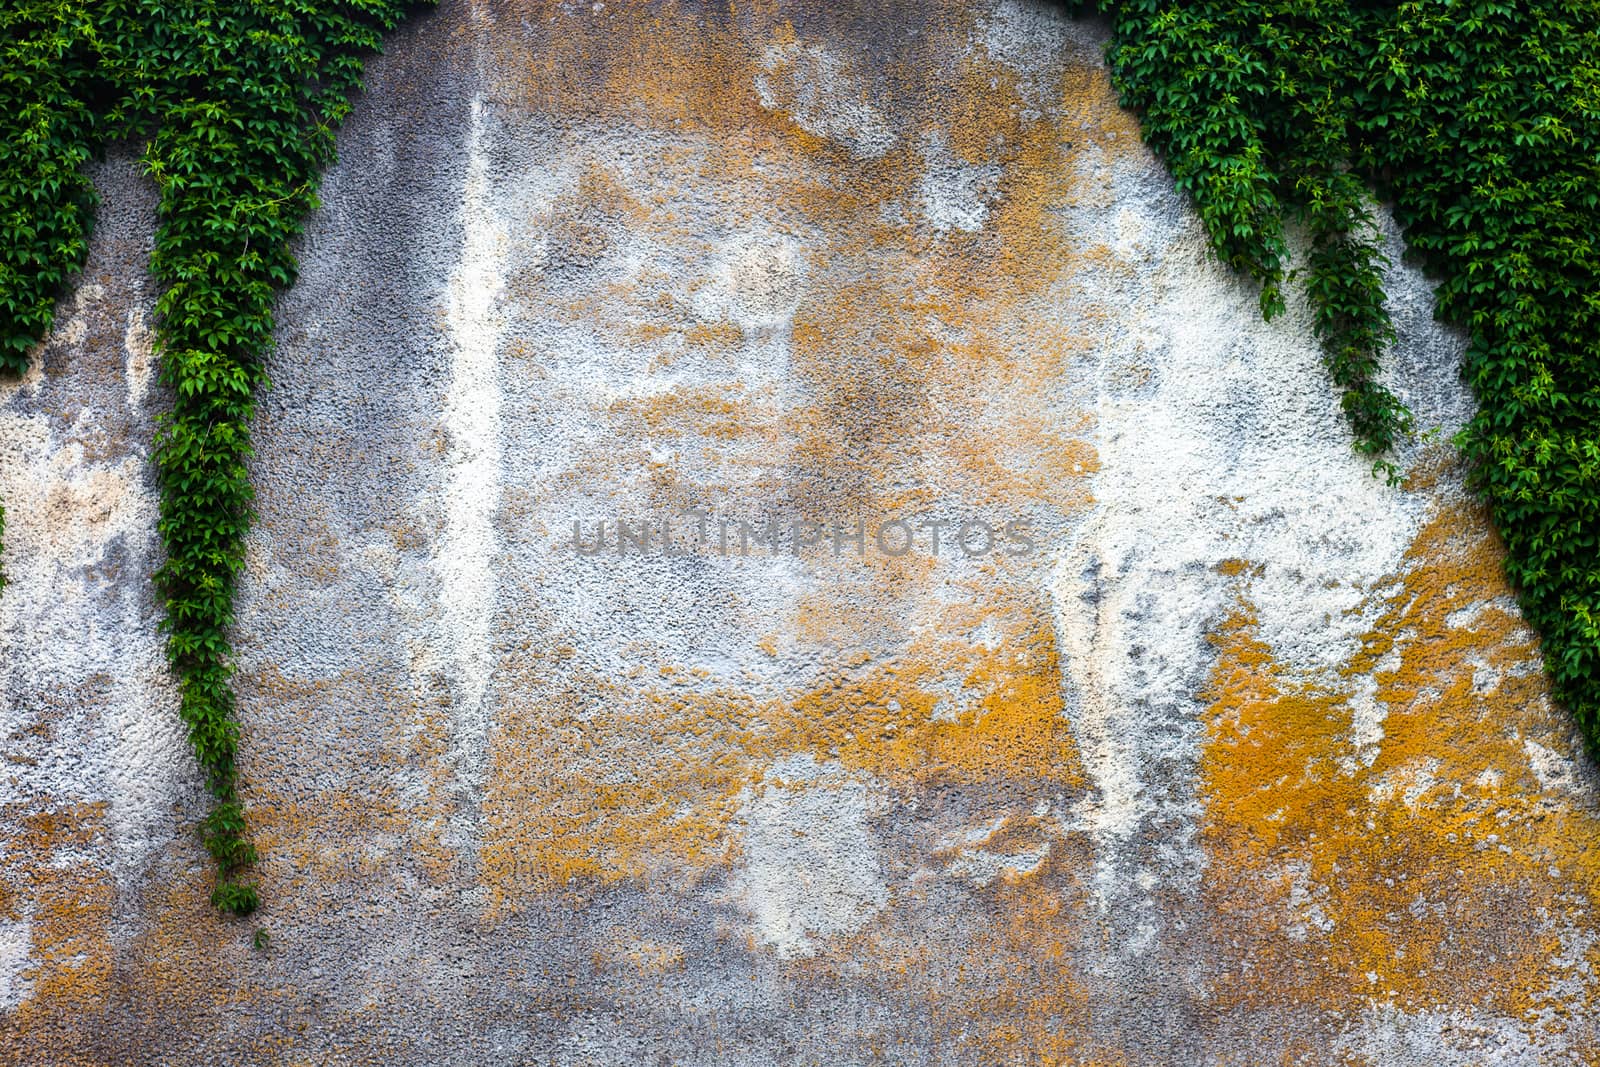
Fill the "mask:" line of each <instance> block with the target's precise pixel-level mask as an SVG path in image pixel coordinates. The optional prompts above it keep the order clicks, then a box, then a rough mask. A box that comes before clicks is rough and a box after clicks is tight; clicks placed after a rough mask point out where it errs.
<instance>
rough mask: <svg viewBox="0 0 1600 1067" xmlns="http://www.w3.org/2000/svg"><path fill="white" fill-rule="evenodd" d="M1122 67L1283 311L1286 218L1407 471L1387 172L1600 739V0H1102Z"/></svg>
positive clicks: (1520, 568) (1511, 563)
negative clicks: (1377, 230) (1378, 222)
mask: <svg viewBox="0 0 1600 1067" xmlns="http://www.w3.org/2000/svg"><path fill="white" fill-rule="evenodd" d="M1098 6H1100V7H1101V9H1102V10H1103V11H1104V12H1105V13H1106V14H1107V15H1108V16H1109V17H1110V20H1111V25H1112V40H1111V42H1110V45H1109V48H1108V53H1107V54H1108V56H1109V59H1110V63H1111V68H1112V75H1113V78H1114V80H1115V83H1116V85H1117V87H1118V89H1119V90H1120V92H1121V93H1122V96H1123V100H1124V102H1125V103H1126V104H1128V105H1129V106H1131V107H1133V108H1135V109H1136V110H1137V111H1138V112H1139V114H1140V116H1141V118H1142V122H1143V129H1144V135H1145V137H1146V139H1147V140H1148V142H1149V143H1150V145H1151V146H1152V147H1153V148H1155V150H1156V151H1157V152H1158V153H1160V155H1161V156H1162V157H1163V158H1164V159H1165V160H1166V162H1167V164H1168V166H1169V167H1170V168H1171V170H1172V173H1173V176H1174V178H1175V180H1176V182H1177V184H1178V185H1179V186H1180V188H1182V189H1183V190H1185V191H1186V192H1188V193H1189V194H1191V195H1192V196H1193V198H1194V201H1195V203H1196V205H1197V206H1198V208H1199V212H1200V215H1201V218H1202V219H1203V221H1204V223H1205V226H1206V229H1207V232H1208V233H1209V235H1210V238H1211V243H1212V246H1213V248H1214V249H1215V251H1216V253H1217V255H1218V256H1219V257H1220V258H1222V259H1223V260H1224V261H1225V262H1227V263H1229V264H1230V265H1232V266H1233V267H1235V268H1237V269H1239V270H1241V271H1244V272H1245V273H1247V274H1248V275H1250V276H1251V277H1253V278H1255V279H1257V280H1258V281H1259V282H1260V283H1261V287H1262V289H1261V306H1262V310H1263V311H1264V312H1265V313H1266V314H1267V315H1268V316H1271V315H1273V314H1276V313H1277V312H1278V311H1280V310H1282V309H1283V306H1284V305H1283V296H1282V286H1283V285H1284V284H1285V283H1286V281H1287V280H1288V279H1289V276H1290V274H1291V273H1293V272H1292V271H1290V269H1289V246H1288V241H1287V239H1286V233H1287V232H1288V231H1289V229H1290V228H1291V227H1298V228H1300V229H1301V230H1302V231H1303V233H1304V235H1305V240H1306V249H1307V250H1306V253H1305V256H1304V262H1303V264H1301V265H1300V266H1299V267H1298V272H1299V277H1300V279H1301V280H1302V282H1303V285H1304V288H1305V292H1306V295H1307V298H1308V303H1309V305H1310V307H1311V310H1312V312H1313V315H1314V321H1315V327H1316V331H1317V334H1318V336H1319V337H1320V338H1321V340H1322V344H1323V350H1324V353H1325V359H1326V363H1327V366H1328V369H1329V372H1330V376H1331V377H1332V379H1333V381H1334V383H1335V385H1336V386H1337V387H1338V388H1339V389H1340V391H1341V393H1342V396H1343V405H1344V410H1345V413H1346V415H1347V417H1348V419H1349V422H1350V425H1351V428H1352V430H1353V431H1354V436H1355V440H1356V447H1357V449H1358V450H1360V451H1361V452H1363V453H1365V454H1367V455H1369V456H1371V457H1373V459H1374V460H1375V461H1376V462H1377V463H1378V465H1379V469H1380V470H1383V471H1386V472H1388V473H1389V474H1390V475H1391V477H1392V476H1394V475H1395V474H1396V473H1397V472H1396V470H1395V468H1394V466H1393V460H1392V458H1389V457H1390V450H1391V449H1392V448H1393V446H1394V445H1395V444H1396V442H1397V441H1399V440H1400V439H1401V438H1402V437H1403V436H1404V435H1405V434H1406V433H1407V432H1408V431H1409V430H1410V429H1411V424H1412V420H1411V416H1410V414H1409V412H1407V411H1406V409H1405V407H1404V406H1403V405H1402V404H1401V403H1400V402H1399V400H1398V399H1397V398H1396V397H1395V396H1394V395H1393V394H1392V393H1391V392H1390V391H1389V390H1388V389H1387V388H1385V387H1384V386H1383V384H1382V383H1381V380H1380V378H1379V376H1378V368H1379V361H1380V359H1381V357H1382V355H1383V352H1384V350H1385V349H1386V348H1387V347H1388V346H1389V345H1390V344H1391V343H1392V341H1393V340H1394V329H1393V327H1392V325H1391V324H1390V322H1389V318H1388V316H1387V313H1386V312H1385V310H1384V305H1383V292H1382V285H1381V269H1382V267H1383V266H1384V261H1383V257H1382V255H1381V254H1380V252H1379V250H1378V247H1377V245H1376V243H1375V238H1374V234H1373V226H1372V215H1371V208H1370V206H1369V204H1370V194H1369V188H1370V189H1372V190H1375V191H1376V192H1377V194H1378V195H1380V196H1382V197H1384V198H1386V199H1387V200H1389V201H1391V202H1392V204H1393V210H1394V214H1395V218H1396V220H1397V221H1398V222H1399V223H1400V225H1401V226H1402V227H1403V229H1404V231H1405V236H1406V243H1407V246H1408V248H1409V250H1410V251H1411V253H1413V254H1414V255H1415V256H1416V257H1417V258H1418V259H1419V260H1420V262H1421V264H1422V265H1423V266H1424V267H1425V268H1426V269H1427V270H1428V271H1429V272H1430V274H1431V275H1432V276H1433V277H1434V278H1435V280H1436V281H1437V282H1438V289H1437V312H1438V315H1439V316H1440V317H1441V318H1442V319H1445V320H1447V321H1449V322H1452V323H1456V324H1459V325H1461V326H1464V327H1465V328H1466V330H1467V334H1468V338H1469V341H1468V348H1467V353H1466V359H1465V366H1464V372H1465V375H1466V377H1467V380H1468V381H1469V383H1470V384H1471V386H1472V389H1473V392H1474V394H1475V396H1476V399H1477V403H1478V410H1477V414H1476V416H1475V417H1474V418H1473V419H1472V421H1471V423H1470V424H1469V425H1468V426H1467V428H1466V429H1465V431H1464V432H1463V433H1462V435H1461V438H1460V443H1461V445H1462V447H1463V448H1464V450H1465V453H1466V456H1467V458H1468V460H1469V462H1470V464H1471V471H1472V478H1473V481H1474V484H1475V486H1476V487H1477V488H1478V489H1479V490H1480V491H1481V493H1482V494H1483V496H1484V498H1485V499H1486V500H1487V502H1488V504H1489V507H1490V510H1491V512H1492V514H1493V516H1494V520H1495V523H1496V525H1497V526H1498V528H1499V530H1500V533H1501V535H1502V536H1503V537H1504V539H1505V543H1506V549H1507V559H1506V569H1507V572H1508V573H1509V575H1510V577H1511V579H1512V582H1513V584H1514V585H1515V587H1516V589H1517V592H1518V595H1519V598H1520V600H1521V602H1522V607H1523V611H1524V613H1525V615H1526V616H1527V618H1528V619H1529V621H1530V622H1532V623H1533V625H1534V626H1535V627H1537V628H1538V630H1539V632H1540V634H1541V635H1542V637H1543V643H1544V651H1545V662H1546V665H1547V669H1548V672H1549V675H1550V678H1551V681H1552V683H1553V685H1554V689H1555V692H1556V694H1557V696H1558V698H1560V699H1561V700H1562V701H1563V702H1564V703H1566V704H1567V706H1568V707H1569V708H1571V710H1572V711H1573V713H1574V714H1575V715H1576V717H1577V720H1578V723H1579V725H1580V727H1581V728H1582V731H1583V734H1584V736H1585V738H1586V740H1587V742H1588V744H1589V746H1590V749H1591V751H1592V752H1596V753H1600V2H1597V0H1514V2H1492V0H1414V2H1407V3H1393V2H1391V3H1379V2H1376V0H1368V2H1354V0H1242V2H1228V3H1222V2H1205V0H1201V2H1193V0H1183V2H1169V0H1104V2H1103V3H1101V4H1100V5H1098Z"/></svg>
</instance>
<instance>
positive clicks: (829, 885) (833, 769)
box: [732, 755, 889, 959]
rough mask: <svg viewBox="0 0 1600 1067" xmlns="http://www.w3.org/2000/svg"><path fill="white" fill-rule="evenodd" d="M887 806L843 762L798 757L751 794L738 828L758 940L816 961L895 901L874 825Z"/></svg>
mask: <svg viewBox="0 0 1600 1067" xmlns="http://www.w3.org/2000/svg"><path fill="white" fill-rule="evenodd" d="M878 806H879V800H878V797H877V795H876V794H875V792H874V790H872V789H871V788H870V787H869V785H868V783H867V782H865V781H863V780H862V779H860V778H858V777H854V776H851V775H849V774H847V773H846V772H845V771H844V769H843V767H842V766H841V765H840V764H838V763H837V762H828V763H824V764H818V763H817V761H816V759H815V758H814V757H812V756H810V755H799V756H791V757H789V758H788V759H785V760H782V761H780V762H779V763H776V764H774V765H773V766H772V767H771V768H769V769H768V771H767V774H766V777H765V780H764V781H763V782H762V783H761V784H760V785H758V786H754V787H751V788H749V789H747V790H745V792H744V794H743V798H742V802H741V806H740V811H739V815H738V818H737V820H736V825H737V826H739V827H742V829H743V844H742V849H743V863H742V865H741V866H740V868H739V870H738V872H737V874H736V875H735V877H734V880H733V885H732V899H733V900H734V901H735V902H736V903H738V904H739V905H740V906H741V907H743V908H744V909H745V911H747V912H748V913H749V915H750V918H751V926H752V930H753V932H754V935H755V938H756V940H757V941H758V942H759V943H761V944H764V945H766V946H767V947H769V948H771V949H772V951H773V952H774V953H775V954H776V955H777V956H778V957H779V958H780V959H793V958H796V957H803V956H810V955H813V954H815V953H816V952H817V951H818V949H819V948H820V947H821V943H822V942H823V941H824V940H826V939H828V938H834V937H840V936H844V935H847V934H851V933H854V932H855V931H857V930H859V929H861V928H862V927H863V926H865V925H866V923H867V921H868V920H869V919H871V918H872V916H873V915H874V914H875V913H876V912H878V911H879V910H880V909H882V908H883V907H884V906H885V905H886V904H887V903H888V901H889V891H888V887H887V885H886V884H885V882H884V875H883V870H882V867H881V865H880V862H879V858H878V852H877V843H876V838H875V835H874V834H873V832H872V829H871V827H870V826H869V825H868V819H869V818H870V817H871V816H872V815H873V814H874V812H875V811H876V810H877V808H878Z"/></svg>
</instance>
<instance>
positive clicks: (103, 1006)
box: [0, 802, 116, 1064]
mask: <svg viewBox="0 0 1600 1067" xmlns="http://www.w3.org/2000/svg"><path fill="white" fill-rule="evenodd" d="M106 815H107V805H106V804H104V803H65V804H51V803H48V802H45V803H34V804H12V805H6V806H5V807H3V808H0V826H3V827H5V828H6V834H5V842H4V851H3V853H0V855H3V857H4V860H3V863H4V866H3V871H4V876H5V879H6V881H7V883H8V884H9V892H8V896H9V898H10V900H9V907H8V909H7V910H8V911H9V912H11V913H12V915H13V916H14V917H15V918H17V919H21V920H22V921H23V922H25V923H26V924H27V929H28V936H29V943H30V949H29V962H28V964H27V965H26V966H24V967H23V968H22V969H21V970H20V972H19V973H18V974H17V975H15V976H14V978H13V981H15V982H19V983H21V985H22V988H23V989H24V990H25V999H23V1000H22V1002H21V1003H20V1004H18V1005H17V1007H16V1008H15V1009H14V1010H13V1011H11V1012H10V1013H8V1014H6V1015H4V1016H3V1017H0V1063H5V1064H13V1063H14V1064H24V1063H42V1062H50V1063H66V1064H90V1063H101V1062H104V1061H103V1060H102V1059H101V1058H100V1057H99V1056H98V1055H97V1054H96V1053H95V1052H94V1051H93V1049H94V1048H95V1039H96V1037H97V1036H98V1035H97V1033H96V1031H97V1027H96V1025H95V1022H94V1020H96V1019H98V1018H100V1017H102V1016H103V1015H104V1013H105V1012H106V1010H107V1009H108V1008H109V1007H110V998H109V995H108V994H109V993H110V990H111V988H112V973H113V965H114V961H115V956H116V953H115V948H114V946H113V945H112V941H111V922H112V909H113V904H114V902H115V898H116V887H115V885H114V884H113V881H112V877H111V875H110V872H108V871H107V870H106V869H105V866H104V865H103V862H102V861H103V856H102V855H101V850H102V849H103V848H104V846H105V844H106V827H105V819H106Z"/></svg>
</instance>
